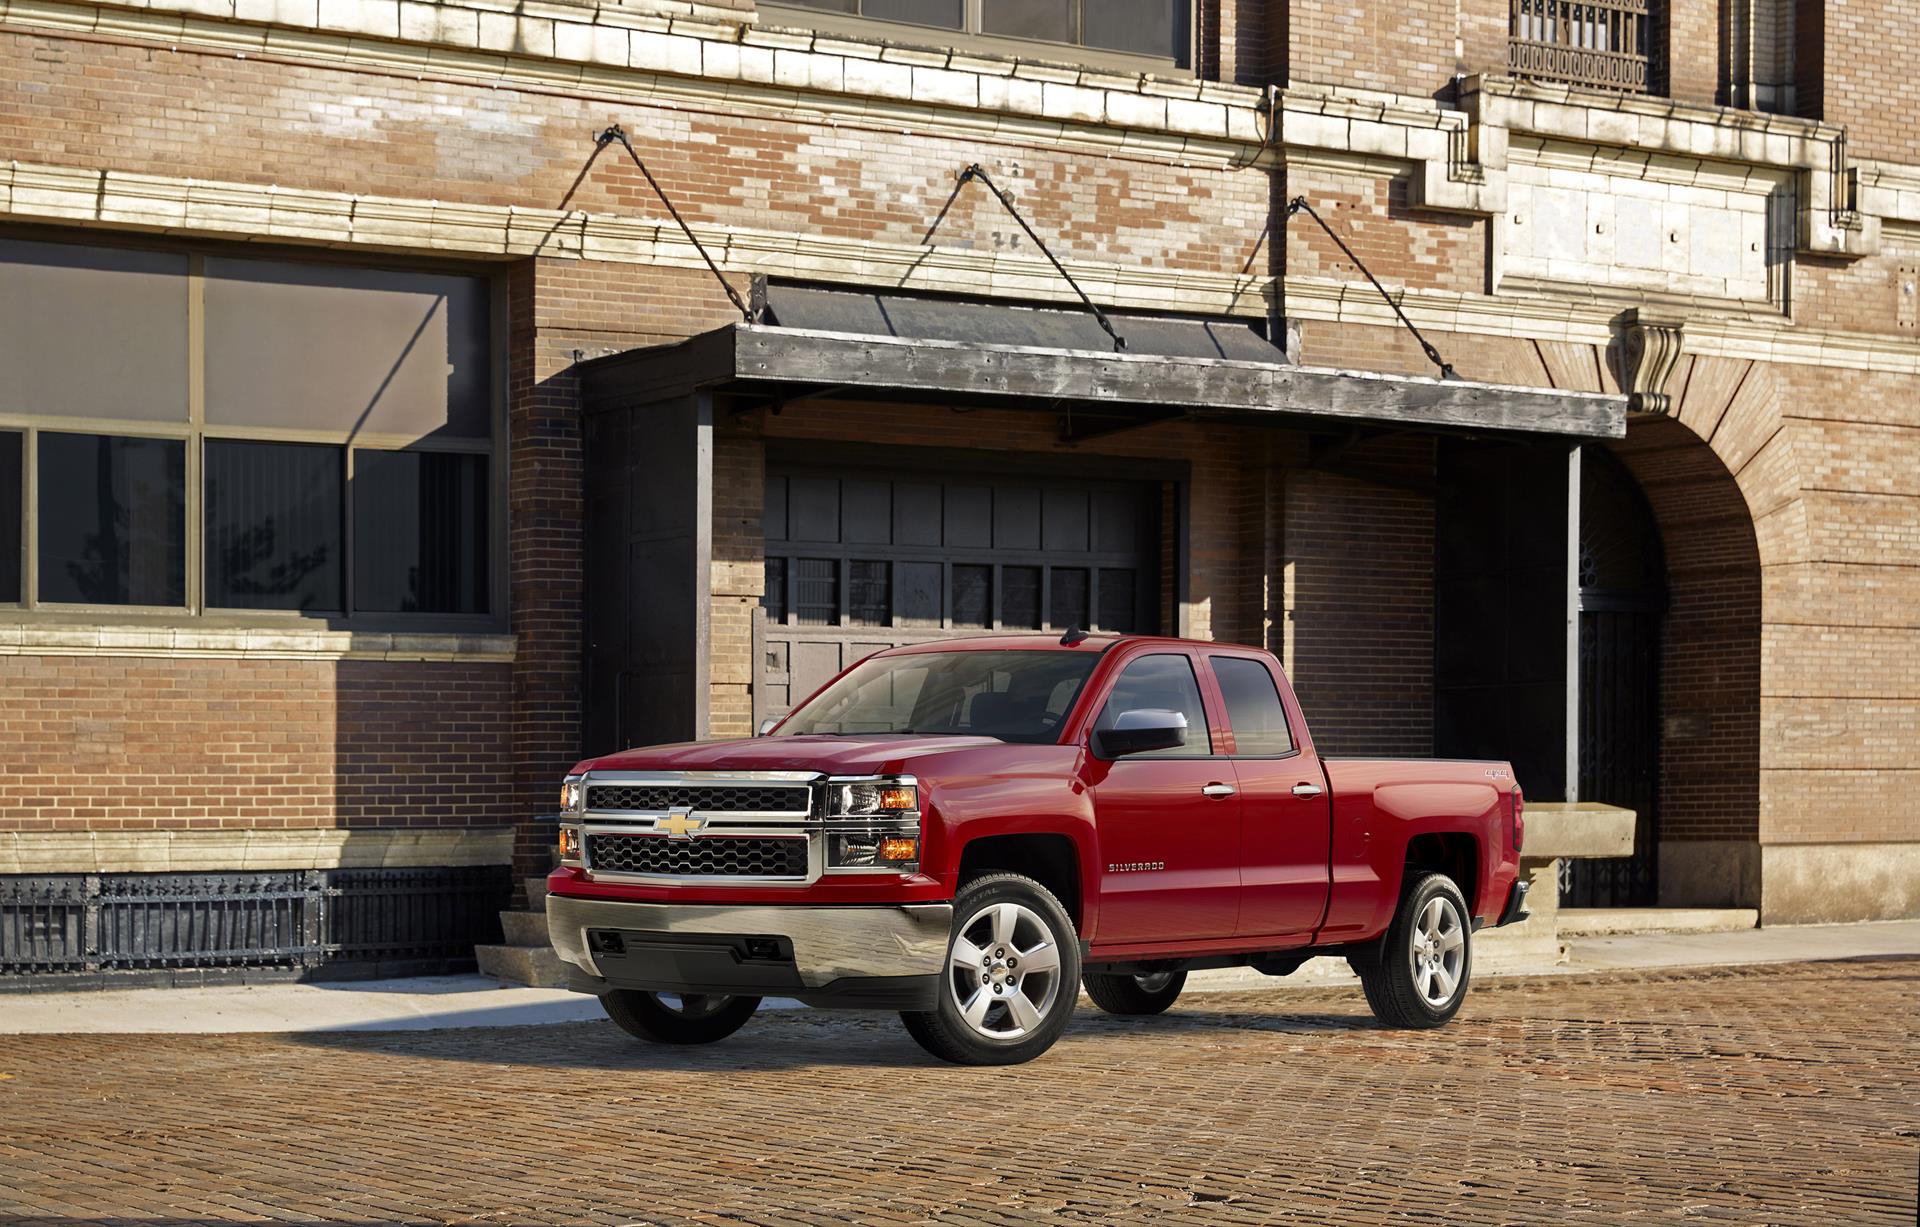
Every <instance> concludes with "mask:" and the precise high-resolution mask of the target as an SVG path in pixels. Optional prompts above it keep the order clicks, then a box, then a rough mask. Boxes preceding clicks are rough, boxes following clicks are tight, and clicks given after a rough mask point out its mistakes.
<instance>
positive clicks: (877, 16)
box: [760, 0, 1193, 70]
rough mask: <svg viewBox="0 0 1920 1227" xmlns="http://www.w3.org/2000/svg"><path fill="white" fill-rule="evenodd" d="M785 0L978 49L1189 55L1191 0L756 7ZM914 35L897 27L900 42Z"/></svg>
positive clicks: (844, 2)
mask: <svg viewBox="0 0 1920 1227" xmlns="http://www.w3.org/2000/svg"><path fill="white" fill-rule="evenodd" d="M789 6H790V7H792V8H799V9H807V10H810V12H809V13H808V14H807V15H806V16H805V17H800V15H799V14H797V13H796V14H794V16H795V17H796V18H797V19H799V20H803V21H805V22H806V23H807V24H810V25H816V26H822V27H825V28H834V29H842V30H847V31H849V32H854V31H861V30H864V31H865V32H868V33H874V32H877V31H879V30H882V29H884V28H885V27H883V26H880V25H878V24H873V23H880V22H887V23H892V24H895V25H899V26H902V27H915V26H917V27H921V29H920V31H918V32H917V33H918V37H920V38H921V39H923V40H924V39H925V37H926V31H927V30H928V29H935V30H945V31H951V32H952V35H954V36H957V37H955V38H954V39H953V41H954V43H955V45H957V46H967V47H972V48H977V49H979V50H983V51H1000V52H1005V53H1008V54H1013V55H1019V54H1023V53H1024V54H1028V55H1033V54H1036V53H1039V54H1046V50H1045V45H1046V44H1054V45H1055V47H1056V48H1057V47H1059V46H1066V47H1073V48H1077V49H1078V51H1077V52H1075V53H1072V54H1071V58H1073V59H1078V60H1087V61H1090V62H1094V63H1096V64H1111V65H1112V66H1115V67H1140V68H1145V69H1149V70H1151V69H1153V68H1156V67H1159V68H1166V67H1174V68H1186V67H1188V66H1189V64H1190V63H1191V61H1192V37H1193V36H1192V21H1191V7H1192V6H1191V0H775V2H773V3H768V4H762V5H761V6H760V8H761V12H762V13H765V14H769V15H776V16H777V14H778V13H779V10H780V9H782V8H786V7H789ZM827 14H831V15H833V16H826V17H824V20H823V16H821V15H827ZM855 23H858V24H855ZM915 35H916V32H915V31H913V30H910V29H904V28H903V29H901V30H900V31H899V37H900V38H901V39H902V40H903V41H911V40H912V39H913V38H914V37H915ZM1053 54H1054V56H1055V58H1065V57H1061V56H1060V53H1059V52H1058V50H1057V49H1056V50H1055V51H1054V52H1053ZM1148 61H1157V63H1149V62H1148Z"/></svg>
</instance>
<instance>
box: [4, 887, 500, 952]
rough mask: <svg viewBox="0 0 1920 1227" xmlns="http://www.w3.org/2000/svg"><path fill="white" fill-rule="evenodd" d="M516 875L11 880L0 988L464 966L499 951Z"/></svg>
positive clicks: (6, 892) (6, 891)
mask: <svg viewBox="0 0 1920 1227" xmlns="http://www.w3.org/2000/svg"><path fill="white" fill-rule="evenodd" d="M511 883H512V878H511V875H510V873H509V871H508V869H507V867H506V866H504V865H497V866H496V865H488V866H474V867H454V868H426V869H313V870H290V871H277V872H262V873H143V874H52V875H28V876H20V877H0V980H4V979H5V978H7V977H10V976H32V977H46V976H61V975H74V976H78V977H99V976H105V975H110V974H113V973H125V972H137V971H159V970H169V969H180V968H244V967H257V968H285V969H290V970H293V971H296V972H311V971H315V970H318V969H320V968H322V967H326V966H333V965H339V964H399V963H407V964H422V965H425V964H433V965H442V964H445V965H450V966H451V965H459V964H464V963H466V962H467V961H470V960H471V959H472V957H473V947H474V946H475V945H476V944H481V943H485V942H497V941H499V940H500V918H499V910H500V909H501V908H503V907H505V906H506V905H507V900H508V896H509V894H510V892H511V889H512V887H511Z"/></svg>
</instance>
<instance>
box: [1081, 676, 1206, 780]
mask: <svg viewBox="0 0 1920 1227" xmlns="http://www.w3.org/2000/svg"><path fill="white" fill-rule="evenodd" d="M1142 710H1152V711H1175V712H1179V713H1180V714H1181V715H1183V716H1185V717H1186V718H1187V743H1186V744H1185V745H1183V746H1175V747H1173V748H1172V749H1169V750H1156V751H1154V752H1153V755H1154V757H1168V758H1178V757H1183V756H1191V755H1195V754H1210V753H1212V752H1213V745H1212V741H1211V739H1210V737H1209V735H1208V732H1207V709H1206V707H1205V706H1204V705H1203V704H1202V703H1201V702H1200V685H1199V683H1198V682H1196V681H1195V680H1194V677H1193V662H1192V661H1190V660H1188V659H1187V658H1186V657H1185V656H1177V655H1172V654H1169V655H1165V656H1142V657H1141V658H1140V659H1138V660H1136V661H1134V662H1133V663H1132V664H1130V665H1128V666H1127V667H1126V669H1125V671H1123V672H1122V673H1121V674H1120V678H1119V680H1118V681H1116V682H1114V684H1113V693H1112V694H1110V695H1108V696H1107V703H1106V706H1104V707H1102V708H1101V709H1100V718H1099V719H1098V720H1095V721H1094V724H1093V727H1094V728H1095V729H1110V728H1112V727H1113V724H1114V721H1116V720H1118V719H1119V718H1120V716H1121V714H1122V713H1124V712H1130V711H1142ZM1141 757H1145V756H1144V755H1142V756H1141Z"/></svg>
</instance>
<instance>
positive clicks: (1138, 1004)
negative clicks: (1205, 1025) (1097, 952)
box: [1080, 971, 1187, 1014]
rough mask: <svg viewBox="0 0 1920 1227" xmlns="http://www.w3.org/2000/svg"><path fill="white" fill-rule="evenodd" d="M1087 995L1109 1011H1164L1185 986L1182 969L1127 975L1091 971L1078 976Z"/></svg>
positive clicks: (1129, 1012) (1185, 976)
mask: <svg viewBox="0 0 1920 1227" xmlns="http://www.w3.org/2000/svg"><path fill="white" fill-rule="evenodd" d="M1080 981H1081V983H1082V984H1085V985H1086V986H1087V997H1088V998H1089V999H1090V1000H1092V1002H1093V1004H1095V1005H1097V1006H1099V1007H1100V1008H1101V1009H1103V1010H1105V1011H1106V1012H1107V1013H1109V1014H1164V1013H1166V1011H1167V1007H1169V1006H1171V1005H1172V1004H1173V1003H1174V1001H1175V1000H1177V999H1178V998H1179V996H1180V990H1181V989H1183V988H1185V987H1186V986H1187V973H1186V972H1184V971H1156V972H1150V973H1148V974H1147V975H1143V976H1128V975H1121V974H1116V973H1109V972H1098V971H1090V972H1088V973H1086V974H1085V975H1083V976H1082V977H1080Z"/></svg>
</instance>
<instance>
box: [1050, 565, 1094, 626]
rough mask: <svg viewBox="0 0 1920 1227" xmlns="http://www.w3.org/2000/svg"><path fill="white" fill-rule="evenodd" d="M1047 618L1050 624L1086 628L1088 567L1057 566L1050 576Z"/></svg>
mask: <svg viewBox="0 0 1920 1227" xmlns="http://www.w3.org/2000/svg"><path fill="white" fill-rule="evenodd" d="M1047 598H1048V601H1047V618H1048V621H1049V624H1050V625H1053V626H1059V627H1068V626H1077V627H1080V628H1081V629H1082V630H1084V629H1086V625H1087V622H1088V618H1087V569H1086V568H1085V567H1055V568H1054V569H1053V571H1052V572H1051V574H1050V575H1049V576H1048V584H1047Z"/></svg>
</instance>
